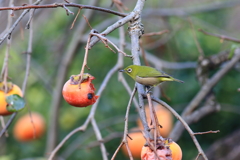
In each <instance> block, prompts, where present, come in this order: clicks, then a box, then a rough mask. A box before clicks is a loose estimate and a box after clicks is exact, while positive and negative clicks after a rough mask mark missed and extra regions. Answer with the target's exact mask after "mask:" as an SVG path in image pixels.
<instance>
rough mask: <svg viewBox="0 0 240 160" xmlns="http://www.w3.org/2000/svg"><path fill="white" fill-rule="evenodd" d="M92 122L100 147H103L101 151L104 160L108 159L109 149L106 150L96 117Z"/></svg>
mask: <svg viewBox="0 0 240 160" xmlns="http://www.w3.org/2000/svg"><path fill="white" fill-rule="evenodd" d="M91 123H92V126H93V130H94V133H95V135H96V137H97V140H98V142H99V143H100V149H101V152H102V157H103V160H108V157H107V150H106V147H105V145H104V142H103V138H102V135H101V132H100V130H99V128H98V125H97V122H96V120H95V118H94V117H93V118H92V119H91Z"/></svg>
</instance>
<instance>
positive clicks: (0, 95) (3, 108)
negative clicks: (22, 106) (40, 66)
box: [0, 82, 23, 116]
mask: <svg viewBox="0 0 240 160" xmlns="http://www.w3.org/2000/svg"><path fill="white" fill-rule="evenodd" d="M7 87H8V91H7V93H5V86H4V84H3V82H0V115H1V116H7V115H10V114H12V113H13V112H9V111H8V110H7V102H6V97H7V96H10V95H13V94H17V95H19V96H21V97H22V96H23V93H22V90H21V89H20V88H19V87H18V86H17V85H15V84H12V83H11V82H8V83H7Z"/></svg>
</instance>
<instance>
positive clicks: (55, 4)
mask: <svg viewBox="0 0 240 160" xmlns="http://www.w3.org/2000/svg"><path fill="white" fill-rule="evenodd" d="M58 7H62V8H64V9H66V11H67V13H70V14H73V12H71V11H70V10H69V9H67V8H66V7H77V8H81V9H92V10H97V11H102V12H106V13H111V14H114V15H117V16H121V17H125V16H127V14H124V13H119V12H116V11H113V10H110V9H106V8H101V7H96V6H91V5H82V4H76V3H53V4H45V5H26V6H15V7H0V11H4V10H13V11H17V10H25V9H28V10H29V9H44V8H58Z"/></svg>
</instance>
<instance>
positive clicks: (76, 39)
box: [45, 0, 98, 153]
mask: <svg viewBox="0 0 240 160" xmlns="http://www.w3.org/2000/svg"><path fill="white" fill-rule="evenodd" d="M97 2H98V1H97V0H91V1H90V4H91V5H96V4H97ZM93 13H94V12H93V10H86V11H85V12H84V14H85V15H86V17H88V18H90V17H91V16H92V15H93ZM86 27H87V24H86V23H85V20H84V19H81V20H80V21H79V23H78V26H77V27H76V30H75V32H74V33H75V34H74V35H73V38H72V39H71V41H70V42H69V45H68V46H67V48H66V50H65V51H64V54H62V55H63V56H62V58H61V62H60V64H61V65H59V67H58V70H57V75H56V77H57V82H56V85H55V86H54V90H53V91H54V92H53V98H52V102H51V107H50V108H51V109H50V112H49V118H51V122H50V123H49V126H48V132H47V133H48V135H47V143H46V151H45V152H46V153H49V152H51V151H52V150H53V149H54V148H55V146H56V141H57V136H58V132H57V127H58V116H59V107H60V106H61V100H62V95H61V94H59V93H60V92H61V91H62V86H63V84H64V83H65V78H66V74H67V71H68V68H69V65H70V64H71V62H72V59H73V57H74V54H75V53H76V50H77V48H78V47H80V46H81V38H82V36H83V33H84V31H85V29H86Z"/></svg>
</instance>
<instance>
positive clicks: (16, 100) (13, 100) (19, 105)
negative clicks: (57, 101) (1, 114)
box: [6, 94, 25, 112]
mask: <svg viewBox="0 0 240 160" xmlns="http://www.w3.org/2000/svg"><path fill="white" fill-rule="evenodd" d="M6 101H7V103H8V105H7V110H8V111H9V112H18V111H20V110H22V109H23V108H24V107H25V100H24V99H23V98H22V97H20V96H19V95H17V94H12V95H10V96H7V97H6Z"/></svg>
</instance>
